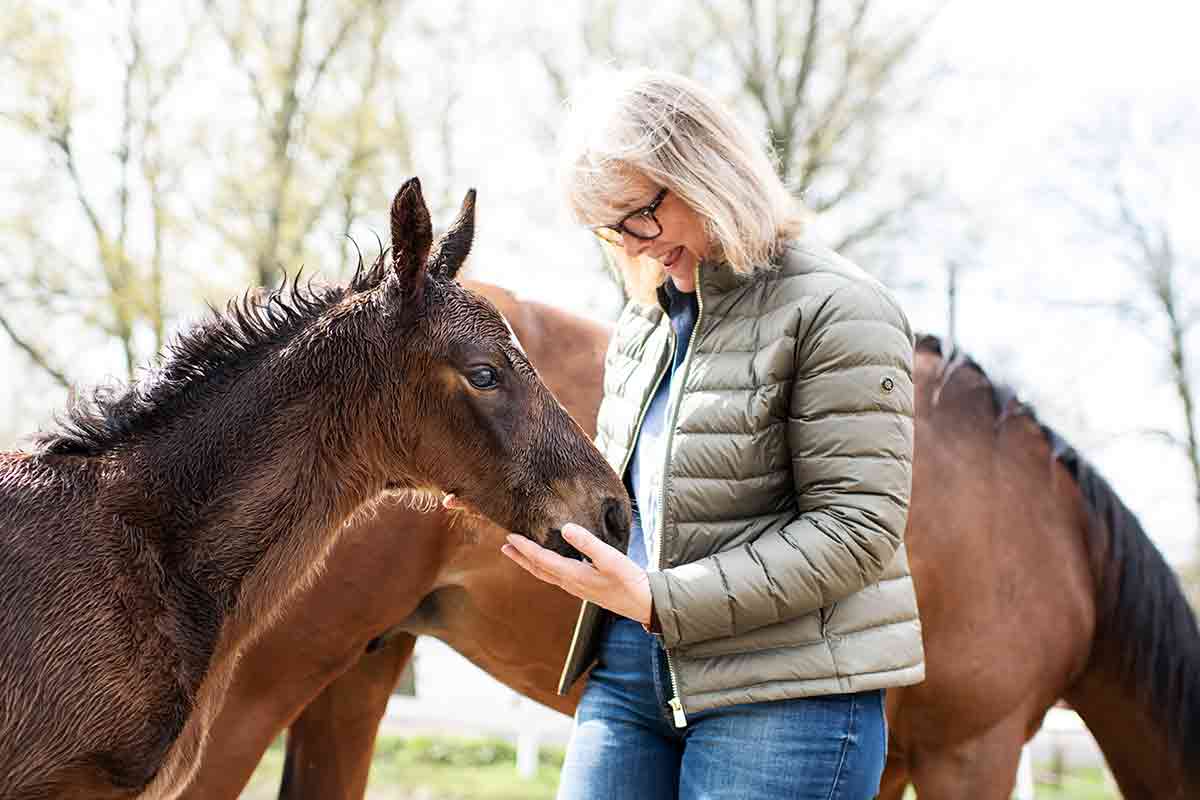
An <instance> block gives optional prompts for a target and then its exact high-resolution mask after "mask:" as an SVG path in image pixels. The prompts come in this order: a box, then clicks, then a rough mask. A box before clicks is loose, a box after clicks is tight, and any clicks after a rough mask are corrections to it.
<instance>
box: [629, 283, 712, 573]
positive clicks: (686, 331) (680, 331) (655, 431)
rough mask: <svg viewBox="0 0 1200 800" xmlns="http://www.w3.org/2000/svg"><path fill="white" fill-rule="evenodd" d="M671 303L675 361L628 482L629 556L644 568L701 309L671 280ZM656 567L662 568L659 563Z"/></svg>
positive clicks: (646, 423)
mask: <svg viewBox="0 0 1200 800" xmlns="http://www.w3.org/2000/svg"><path fill="white" fill-rule="evenodd" d="M664 288H665V289H666V292H667V298H668V300H669V302H668V307H667V315H668V316H669V317H670V319H671V329H672V330H673V331H674V332H675V359H674V361H673V362H672V363H671V366H670V368H668V369H667V374H666V375H664V376H663V379H662V382H661V383H659V385H658V391H656V392H655V393H654V397H653V398H652V399H651V400H650V406H649V408H648V409H647V410H646V416H645V417H644V418H643V420H642V428H641V431H639V433H638V438H637V442H636V443H635V445H634V449H633V457H632V458H631V459H630V461H629V474H628V475H627V476H626V480H627V481H628V484H629V486H630V488H631V493H632V495H633V509H634V510H633V527H632V528H631V530H630V535H629V557H630V558H631V559H633V560H634V561H635V562H637V564H639V565H640V566H641V567H642V568H643V569H645V568H646V567H647V565H648V564H649V563H650V554H651V553H653V552H654V537H655V536H656V535H657V532H658V522H659V517H660V515H661V512H662V500H663V497H662V473H663V468H664V467H665V466H666V455H667V454H666V453H665V452H663V448H664V447H665V446H666V441H667V431H666V430H665V427H664V426H665V425H666V417H667V404H668V402H669V400H670V397H671V380H672V378H673V377H674V375H675V372H676V370H678V369H679V367H680V365H681V364H683V359H684V356H685V355H687V349H688V342H689V340H690V339H691V337H692V329H693V328H695V327H696V317H697V316H698V314H699V306H698V304H697V302H696V294H695V292H689V293H684V292H681V291H679V290H678V289H676V288H675V284H674V283H672V282H671V281H670V280H668V281H667V282H666V284H665V286H664ZM654 566H655V567H657V566H658V565H657V564H655V565H654Z"/></svg>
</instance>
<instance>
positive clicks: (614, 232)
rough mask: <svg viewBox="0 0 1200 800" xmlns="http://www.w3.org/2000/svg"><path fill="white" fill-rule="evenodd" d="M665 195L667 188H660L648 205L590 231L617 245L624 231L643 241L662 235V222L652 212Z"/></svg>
mask: <svg viewBox="0 0 1200 800" xmlns="http://www.w3.org/2000/svg"><path fill="white" fill-rule="evenodd" d="M666 196H667V190H666V189H661V190H659V192H658V194H656V195H655V196H654V199H653V200H651V201H650V205H648V206H642V207H641V208H639V209H635V210H634V211H630V212H629V213H628V214H626V215H625V216H623V217H621V219H620V220H619V221H618V222H616V223H614V224H612V225H597V226H596V227H594V228H592V233H594V234H596V235H597V236H599V237H600V238H601V239H603V240H604V241H606V242H610V243H611V244H618V245H619V244H623V243H624V239H622V234H625V233H627V234H629V235H630V236H632V237H633V238H634V239H641V240H642V241H643V242H648V241H650V240H651V239H657V238H658V237H659V236H661V235H662V223H661V222H659V221H658V217H656V216H654V212H656V211H658V207H659V206H660V205H662V201H663V199H664V198H665V197H666Z"/></svg>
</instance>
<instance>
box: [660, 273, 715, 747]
mask: <svg viewBox="0 0 1200 800" xmlns="http://www.w3.org/2000/svg"><path fill="white" fill-rule="evenodd" d="M695 286H696V308H697V310H696V324H695V325H693V326H692V335H691V336H689V337H688V349H687V352H686V353H684V354H683V364H681V365H680V367H679V373H678V375H677V376H672V377H671V382H672V383H673V384H674V386H672V388H671V390H672V391H673V392H675V393H676V394H675V403H674V404H673V405H672V404H670V403H668V405H667V422H668V423H669V424H668V425H667V427H666V431H667V440H666V442H665V443H664V445H663V471H662V481H661V483H662V498H661V500H662V502H660V503H659V514H658V535H657V536H655V537H654V546H655V547H656V548H657V549H658V559H657V562H658V571H659V572H662V569H663V534H664V532H665V531H666V518H667V475H668V472H667V464H669V463H670V461H671V439H673V438H674V437H675V418H676V417H677V416H678V415H679V400H680V398H682V396H683V384H682V383H676V381H682V380H685V379H686V378H687V371H688V367H689V366H691V363H692V353H693V352H694V351H693V348H694V346H695V344H696V334H697V333H699V332H700V321H701V320H703V319H704V295H702V294H701V292H700V263H699V262H696V268H695ZM674 358H675V349H674V348H672V349H671V359H672V361H671V363H674ZM655 391H658V388H657V386H656V387H655ZM651 397H653V395H651ZM663 651H664V652H665V653H666V654H667V674H668V675H669V676H670V678H671V694H672V697H671V700H670V701H669V702H668V703H667V705H669V706H670V707H671V713H672V715H673V716H674V718H675V727H676V728H685V727H687V715H686V714H684V713H683V701H682V700H681V699H680V697H679V679H678V678H677V677H676V676H675V665H674V664H673V663H672V661H671V650H670V648H667V647H664V648H663Z"/></svg>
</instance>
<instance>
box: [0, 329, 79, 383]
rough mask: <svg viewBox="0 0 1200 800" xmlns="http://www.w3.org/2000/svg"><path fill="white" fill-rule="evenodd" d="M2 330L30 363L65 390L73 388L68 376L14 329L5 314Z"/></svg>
mask: <svg viewBox="0 0 1200 800" xmlns="http://www.w3.org/2000/svg"><path fill="white" fill-rule="evenodd" d="M0 329H2V330H3V331H4V332H5V333H6V334H8V338H9V339H11V340H12V342H13V344H15V345H16V346H17V348H18V349H20V350H21V352H23V353H25V355H26V356H28V357H29V360H30V361H32V362H33V363H34V364H35V365H37V366H38V367H39V368H41V369H42V370H43V371H44V372H45V373H46V374H47V375H49V376H50V377H51V378H53V379H54V380H55V382H56V383H58V385H60V386H62V387H63V388H64V389H70V388H71V381H70V380H69V379H68V378H67V376H66V375H64V374H63V373H62V372H60V371H59V370H57V369H55V368H54V367H53V366H52V365H51V364H50V362H49V361H48V360H47V359H46V357H45V356H44V355H42V353H41V351H39V350H38V349H37V348H36V347H34V346H33V345H32V344H31V343H29V342H28V341H27V340H26V339H24V338H23V337H22V336H21V335H20V334H18V333H17V332H16V331H15V330H14V329H13V327H12V325H11V324H10V323H9V321H8V320H7V319H5V317H4V315H3V314H0Z"/></svg>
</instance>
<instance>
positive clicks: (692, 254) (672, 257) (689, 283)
mask: <svg viewBox="0 0 1200 800" xmlns="http://www.w3.org/2000/svg"><path fill="white" fill-rule="evenodd" d="M659 191H660V189H659V187H656V186H653V185H651V184H648V183H647V184H646V185H645V192H644V194H645V199H644V200H641V199H640V198H639V200H635V202H636V203H637V205H638V206H639V207H640V206H646V205H649V204H650V203H652V202H653V201H654V198H655V196H656V195H657V194H658V192H659ZM654 218H655V219H657V220H658V222H659V224H660V225H661V226H662V233H660V234H659V235H658V236H656V237H654V238H653V239H649V240H645V239H639V238H637V237H636V236H633V235H631V234H630V233H629V232H627V231H622V232H621V245H622V247H624V248H625V252H626V253H627V254H628V255H629V256H630V257H632V258H637V257H638V256H640V255H647V256H649V257H650V258H653V259H654V260H655V261H657V262H658V263H660V264H662V267H663V272H665V273H666V274H667V276H668V277H669V278H670V279H671V281H672V282H673V283H674V284H675V288H676V289H678V290H679V291H681V292H694V291H696V265H697V264H699V263H700V262H701V261H703V260H704V257H705V256H706V255H708V234H707V233H706V232H705V230H704V220H703V219H701V218H700V215H699V214H697V213H696V212H695V211H693V210H692V209H691V208H690V207H689V206H688V204H687V203H685V202H683V200H681V199H680V198H679V196H678V195H676V194H675V193H674V192H670V191H668V192H667V193H666V194H665V195H664V196H663V199H662V202H661V203H660V204H659V206H658V208H657V209H655V210H654Z"/></svg>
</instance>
